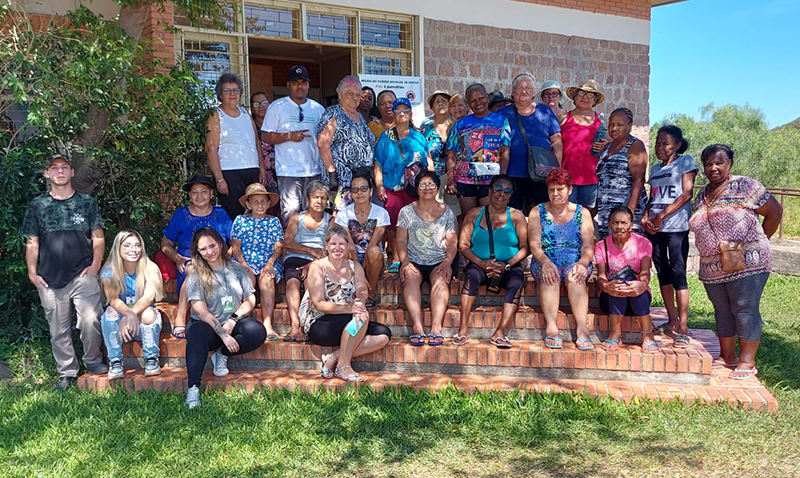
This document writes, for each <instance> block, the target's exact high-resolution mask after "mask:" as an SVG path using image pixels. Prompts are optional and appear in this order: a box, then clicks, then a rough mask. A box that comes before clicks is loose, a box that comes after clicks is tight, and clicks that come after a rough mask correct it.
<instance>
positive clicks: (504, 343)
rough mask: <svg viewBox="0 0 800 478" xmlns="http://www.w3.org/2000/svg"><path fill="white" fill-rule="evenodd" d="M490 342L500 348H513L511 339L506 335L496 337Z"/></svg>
mask: <svg viewBox="0 0 800 478" xmlns="http://www.w3.org/2000/svg"><path fill="white" fill-rule="evenodd" d="M489 343H490V344H492V345H494V346H495V347H497V348H498V349H510V348H511V341H510V340H508V339H506V338H505V337H495V338H493V339H492V340H490V341H489Z"/></svg>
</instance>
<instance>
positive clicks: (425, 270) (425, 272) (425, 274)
mask: <svg viewBox="0 0 800 478" xmlns="http://www.w3.org/2000/svg"><path fill="white" fill-rule="evenodd" d="M439 264H441V262H440V263H439ZM439 264H434V265H432V266H425V265H422V264H417V263H415V262H412V263H411V265H412V266H414V267H416V268H417V270H418V271H419V272H420V274H422V282H427V283H428V284H431V285H433V283H432V282H431V272H433V270H434V269H436V268H437V267H439ZM450 268H451V269H452V274H453V275H452V276H453V277H455V275H456V273H457V272H458V255H456V258H455V259H454V260H453V262H452V265H451V266H450Z"/></svg>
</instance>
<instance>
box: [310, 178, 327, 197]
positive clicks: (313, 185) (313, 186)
mask: <svg viewBox="0 0 800 478" xmlns="http://www.w3.org/2000/svg"><path fill="white" fill-rule="evenodd" d="M320 189H322V190H324V191H325V194H328V185H327V184H325V183H323V182H322V181H320V180H319V179H315V180H313V181H311V182H310V183H308V187H307V188H306V199H311V195H312V194H314V193H315V192H317V191H319V190H320Z"/></svg>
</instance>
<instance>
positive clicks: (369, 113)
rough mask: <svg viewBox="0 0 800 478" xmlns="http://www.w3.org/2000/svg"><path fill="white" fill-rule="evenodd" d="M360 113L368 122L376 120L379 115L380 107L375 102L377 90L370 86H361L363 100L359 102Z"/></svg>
mask: <svg viewBox="0 0 800 478" xmlns="http://www.w3.org/2000/svg"><path fill="white" fill-rule="evenodd" d="M358 113H359V114H360V115H361V117H362V118H364V122H366V123H367V124H369V123H371V122H372V121H375V118H376V117H377V116H378V107H377V105H376V104H375V90H373V89H372V88H370V87H369V86H362V87H361V101H360V102H359V103H358Z"/></svg>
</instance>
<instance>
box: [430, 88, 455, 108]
mask: <svg viewBox="0 0 800 478" xmlns="http://www.w3.org/2000/svg"><path fill="white" fill-rule="evenodd" d="M436 95H442V96H444V97H445V98H447V103H448V104H449V103H450V98H452V95H450V93H448V92H446V91H444V90H436V91H434V92H433V93H431V94H430V96H428V106H430V108H431V109H433V99H434V98H436Z"/></svg>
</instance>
